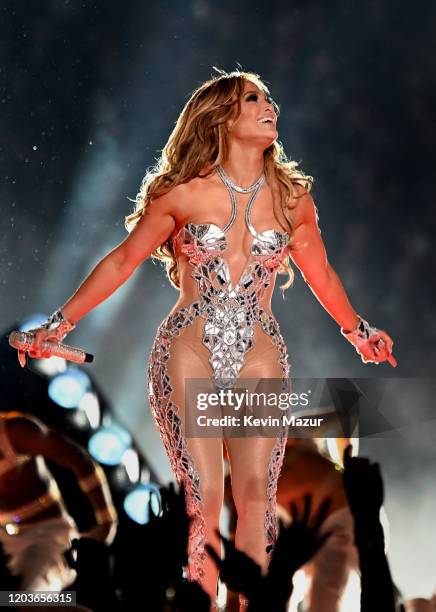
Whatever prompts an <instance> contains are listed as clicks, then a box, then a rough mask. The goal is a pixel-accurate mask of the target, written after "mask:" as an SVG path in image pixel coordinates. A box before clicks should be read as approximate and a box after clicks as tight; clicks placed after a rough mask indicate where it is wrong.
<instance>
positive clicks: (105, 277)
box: [18, 187, 177, 367]
mask: <svg viewBox="0 0 436 612" xmlns="http://www.w3.org/2000/svg"><path fill="white" fill-rule="evenodd" d="M176 189H177V187H175V188H174V189H172V190H171V191H169V192H168V193H166V194H165V195H163V196H160V197H159V198H157V199H156V200H155V201H153V202H151V203H150V204H149V205H148V206H147V207H146V209H145V212H144V214H143V216H142V217H141V218H140V220H139V221H138V223H137V224H136V226H135V227H134V228H133V230H132V231H131V232H130V234H129V235H128V236H127V238H126V239H125V240H124V241H123V242H121V243H120V244H119V245H118V246H117V247H116V248H115V249H113V250H112V251H111V252H110V253H108V254H107V255H106V256H105V257H103V259H101V260H100V261H99V262H98V264H97V265H96V266H95V267H94V268H93V270H92V271H91V272H90V274H89V275H88V276H87V277H86V278H85V280H84V281H83V282H82V283H81V285H80V286H79V287H78V289H77V290H76V291H75V292H74V294H73V295H72V296H71V297H70V299H69V300H68V301H67V302H65V304H64V305H63V306H62V307H61V308H60V313H61V318H62V322H61V323H59V322H58V323H55V324H54V325H52V324H50V325H45V324H44V325H42V326H41V327H38V328H36V329H34V330H30V331H29V333H30V332H32V333H33V334H34V344H33V346H32V350H31V351H29V356H30V357H36V358H41V357H49V356H50V355H49V354H48V353H47V354H46V353H44V351H43V349H42V346H41V345H42V343H43V342H44V341H53V340H54V341H60V340H63V338H64V337H65V335H66V334H67V333H68V332H69V331H71V329H74V327H75V324H76V323H77V321H78V320H79V319H81V318H82V317H83V316H84V315H86V314H87V313H88V312H89V311H90V310H92V309H93V308H95V307H96V306H98V304H100V303H101V302H103V301H104V300H105V299H106V298H108V297H109V296H110V295H112V293H114V291H116V289H118V288H119V287H120V286H121V285H122V284H123V283H124V282H125V281H126V280H127V279H128V278H129V277H130V276H131V275H132V273H133V272H134V270H135V269H136V268H137V267H138V266H139V264H141V263H142V262H143V261H144V260H145V259H147V258H148V257H149V256H150V255H151V253H153V251H154V250H155V249H156V248H157V247H158V246H160V245H161V244H162V243H163V242H165V241H166V240H167V239H168V238H169V237H170V235H171V234H172V232H173V230H174V228H175V225H176V221H175V218H174V216H173V204H174V202H175V201H176V197H175V195H174V193H173V192H174V191H175V190H176ZM58 313H59V311H57V312H56V313H55V315H57V314H58ZM52 319H53V317H51V318H50V319H49V321H48V322H49V323H50V321H51V320H52ZM18 360H19V362H20V364H21V366H22V367H24V366H25V365H26V357H25V353H24V352H23V351H20V350H19V351H18Z"/></svg>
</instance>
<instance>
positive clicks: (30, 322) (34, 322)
mask: <svg viewBox="0 0 436 612" xmlns="http://www.w3.org/2000/svg"><path fill="white" fill-rule="evenodd" d="M46 321H47V316H46V315H44V314H41V313H40V312H37V313H35V314H32V315H29V316H28V317H26V318H25V319H24V320H23V322H22V323H21V325H20V327H19V330H20V331H21V332H27V331H29V329H35V327H39V326H40V325H41V324H42V323H45V322H46Z"/></svg>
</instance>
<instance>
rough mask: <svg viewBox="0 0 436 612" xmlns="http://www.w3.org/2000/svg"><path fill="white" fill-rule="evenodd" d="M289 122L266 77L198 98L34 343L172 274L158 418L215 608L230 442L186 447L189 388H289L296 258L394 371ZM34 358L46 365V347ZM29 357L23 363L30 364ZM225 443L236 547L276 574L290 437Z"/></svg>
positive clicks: (210, 89) (212, 86)
mask: <svg viewBox="0 0 436 612" xmlns="http://www.w3.org/2000/svg"><path fill="white" fill-rule="evenodd" d="M277 116H278V106H277V105H276V103H275V102H274V101H273V100H272V98H271V96H270V93H269V90H268V88H267V86H266V85H265V84H264V83H263V82H262V81H261V79H260V77H259V76H258V75H256V74H254V73H247V72H241V71H234V72H231V73H225V72H222V71H220V74H219V76H216V77H214V78H212V79H210V80H208V81H206V82H205V83H203V84H202V85H201V86H200V87H198V88H197V89H196V90H195V91H194V93H193V94H192V96H191V97H190V99H189V101H188V102H187V104H186V105H185V107H184V109H183V111H182V113H181V114H180V116H179V118H178V120H177V123H176V125H175V127H174V130H173V132H172V134H171V136H170V138H169V140H168V142H167V144H166V146H165V147H164V149H163V150H162V155H161V158H160V160H159V162H158V164H157V165H156V167H155V168H153V170H152V171H150V172H148V173H147V174H146V176H145V177H144V180H143V182H142V185H141V189H140V191H139V193H138V195H137V197H136V210H135V212H134V213H132V214H131V215H129V216H127V217H126V227H127V229H128V230H129V231H130V234H129V236H128V237H127V238H126V240H125V241H123V242H122V243H121V244H120V245H118V246H117V247H116V248H115V249H114V250H113V251H111V252H110V253H109V254H108V255H107V256H106V257H104V258H103V259H102V260H101V261H100V262H99V263H98V264H97V266H96V267H95V268H94V269H93V270H92V272H91V273H90V275H89V276H88V277H87V278H86V279H85V281H84V282H83V283H82V284H81V286H80V287H79V288H78V290H77V291H76V293H75V294H74V295H73V296H72V297H71V298H70V299H69V300H68V301H67V302H66V303H65V304H64V306H62V307H61V309H60V310H57V311H56V312H55V313H54V314H53V315H52V316H51V317H50V318H49V319H48V321H47V322H46V323H45V324H44V325H43V326H42V327H41V328H38V329H37V330H36V331H35V334H36V337H37V341H38V343H39V342H41V341H42V340H44V339H55V340H58V341H59V340H61V339H63V338H64V337H65V335H66V333H68V332H69V331H70V330H72V329H73V328H74V327H75V325H76V323H77V321H78V320H79V319H80V318H82V317H83V316H84V315H85V314H86V313H88V312H89V311H90V310H91V309H92V308H94V307H95V306H97V304H99V303H100V302H102V301H103V300H104V299H106V298H107V297H108V296H109V295H110V294H112V293H113V292H114V291H115V290H116V289H117V288H118V287H119V286H120V285H121V284H123V283H124V282H125V281H126V280H127V279H128V278H129V277H130V275H131V274H132V273H133V271H134V270H135V268H136V267H137V266H138V265H139V264H141V263H142V262H143V261H144V260H145V259H147V258H148V257H149V256H153V257H157V258H158V259H160V260H162V261H164V262H166V266H167V273H168V277H169V279H170V281H171V282H172V284H173V285H174V286H175V287H177V288H178V289H179V290H180V295H179V299H178V300H177V302H176V304H175V305H174V307H173V309H172V310H171V312H170V313H169V314H168V315H167V317H166V318H165V319H164V320H163V321H162V323H161V324H160V326H159V328H158V330H157V335H156V338H155V342H154V345H153V348H152V351H151V355H150V361H149V367H148V380H149V394H150V404H151V412H152V415H153V417H154V419H155V422H156V424H157V427H158V429H159V433H160V435H161V438H162V441H163V443H164V445H165V449H166V451H167V454H168V457H169V460H170V463H171V466H172V469H173V471H174V473H175V476H176V478H177V481H178V482H179V483H180V482H183V483H184V485H185V487H186V492H187V508H188V512H189V514H190V516H191V518H192V521H191V528H190V541H189V553H190V556H189V566H188V576H189V578H190V579H191V580H193V579H196V580H198V581H199V582H200V584H201V585H202V586H203V588H204V589H205V590H206V591H207V593H208V594H209V595H210V597H211V599H212V601H213V602H214V601H215V597H216V589H217V578H218V576H217V570H216V567H215V565H214V563H213V561H212V559H210V558H209V556H208V555H206V553H205V550H204V545H205V542H206V541H209V542H210V543H211V544H212V545H213V546H215V548H216V549H217V550H218V546H219V544H218V540H217V537H216V534H215V529H216V528H217V526H218V521H219V515H220V510H221V506H222V501H223V493H224V474H223V440H222V439H221V438H219V437H217V438H207V437H203V438H198V437H196V438H187V436H186V435H185V433H184V430H183V424H184V419H185V379H189V378H197V379H198V378H202V379H210V380H211V381H214V382H216V383H217V386H220V381H227V382H228V381H229V380H230V381H231V380H234V379H236V378H237V377H239V378H251V379H254V378H257V379H286V378H287V376H288V372H289V364H288V356H287V350H286V345H285V343H284V341H283V337H282V335H281V333H280V329H279V325H278V323H277V321H276V319H275V317H274V315H273V314H272V312H271V296H272V293H273V289H274V284H275V279H276V275H277V271H282V272H283V271H287V272H288V274H289V281H288V282H287V283H286V284H285V285H283V286H282V287H281V288H282V289H283V290H284V289H285V288H287V287H288V286H289V285H290V284H291V283H292V270H291V268H290V265H289V263H288V257H291V259H292V261H293V262H294V263H295V264H296V266H298V268H299V269H300V270H301V272H302V274H303V276H304V280H305V281H306V282H307V283H308V285H309V286H310V288H311V290H312V291H313V292H314V293H315V295H316V297H317V298H318V300H319V301H320V302H321V304H322V305H323V307H324V308H325V309H326V310H327V312H328V313H329V314H330V315H331V316H332V317H333V318H334V319H335V321H336V322H337V323H338V324H339V326H340V327H341V332H342V333H343V334H344V335H345V336H346V337H347V339H348V340H349V341H350V342H351V343H353V345H354V346H355V347H356V350H357V352H358V353H359V354H360V355H361V357H362V359H363V360H364V362H365V363H367V362H373V363H380V362H382V361H385V360H386V359H388V358H389V359H391V362H392V360H393V357H391V356H390V353H391V351H392V344H393V343H392V339H391V338H390V337H389V335H388V334H387V333H386V332H384V331H381V330H378V329H376V328H374V327H370V326H369V324H368V323H367V322H366V321H365V320H363V319H361V318H360V317H359V316H358V315H357V314H356V312H355V311H354V309H353V308H352V306H351V305H350V303H349V301H348V298H347V295H346V293H345V291H344V288H343V286H342V284H341V282H340V280H339V278H338V276H337V275H336V273H335V272H334V270H333V269H332V267H331V266H330V264H329V262H328V260H327V256H326V252H325V248H324V244H323V241H322V239H321V236H320V231H319V228H318V224H317V210H316V207H315V204H314V202H313V199H312V197H311V195H310V193H309V190H310V186H311V183H312V180H313V179H312V177H309V176H306V175H305V174H304V173H303V172H301V171H299V170H297V163H296V162H293V161H287V160H286V157H285V154H284V152H283V149H282V146H281V145H280V144H279V142H278V141H277V138H278V133H277V126H276V123H277ZM254 204H255V206H254ZM38 346H39V345H38ZM30 356H31V357H32V356H35V357H41V356H42V357H44V353H42V352H41V349H40V346H39V349H37V350H36V351H33V352H32V353H31V354H30ZM19 358H20V360H21V363H25V357H24V355H23V354H21V355H19ZM221 386H223V383H222V384H221ZM225 444H226V449H227V453H228V456H229V460H230V466H231V475H232V492H233V497H234V501H235V505H236V508H237V512H238V526H237V533H236V545H237V547H238V548H239V549H241V550H243V551H244V552H246V553H247V554H248V555H250V556H251V557H252V558H253V559H254V560H255V561H256V562H257V563H258V564H260V565H261V567H262V568H263V569H266V567H267V564H268V554H269V552H270V551H271V549H272V545H273V544H274V541H275V538H276V520H275V495H276V487H277V478H278V475H279V471H280V467H281V463H282V460H283V452H284V447H285V444H286V436H283V435H280V436H279V437H278V438H274V437H257V438H256V437H245V438H236V437H235V438H229V439H226V440H225ZM267 551H268V552H267ZM244 605H246V602H244V601H242V599H241V606H244ZM215 606H216V604H215V603H212V609H216V608H215Z"/></svg>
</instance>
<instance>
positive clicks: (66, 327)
mask: <svg viewBox="0 0 436 612" xmlns="http://www.w3.org/2000/svg"><path fill="white" fill-rule="evenodd" d="M75 327H76V326H75V325H74V324H73V323H70V322H69V321H67V320H66V319H64V317H63V315H62V313H61V311H60V310H57V311H56V312H55V313H53V314H52V315H51V317H49V318H48V319H47V321H46V322H45V323H43V324H42V325H40V326H39V327H35V328H34V329H29V331H27V332H26V333H27V334H29V335H32V336H33V338H34V342H33V345H32V348H31V349H30V350H29V351H28V354H29V357H32V358H33V359H47V358H49V357H51V354H50V353H49V352H47V351H44V349H43V348H42V344H43V342H62V340H63V339H64V338H65V336H66V335H67V334H68V333H69V332H70V331H72V330H73V329H74V328H75ZM18 361H19V363H20V365H21V367H22V368H24V367H25V366H26V352H25V351H20V350H18Z"/></svg>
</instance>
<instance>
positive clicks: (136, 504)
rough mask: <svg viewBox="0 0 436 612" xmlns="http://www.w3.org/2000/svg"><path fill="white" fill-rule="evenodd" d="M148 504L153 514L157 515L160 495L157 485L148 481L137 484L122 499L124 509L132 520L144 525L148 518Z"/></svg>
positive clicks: (159, 509) (159, 508) (159, 506)
mask: <svg viewBox="0 0 436 612" xmlns="http://www.w3.org/2000/svg"><path fill="white" fill-rule="evenodd" d="M149 504H150V505H151V509H152V512H153V514H155V515H159V514H160V512H161V496H160V491H159V487H158V486H157V485H156V484H153V483H151V482H148V483H146V484H139V485H137V486H136V487H135V488H134V489H132V490H131V491H130V493H128V494H127V495H126V497H125V499H124V503H123V507H124V511H125V513H126V514H127V516H128V517H129V518H131V519H132V521H135V523H139V524H140V525H145V524H146V523H148V521H149V520H150V516H149Z"/></svg>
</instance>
